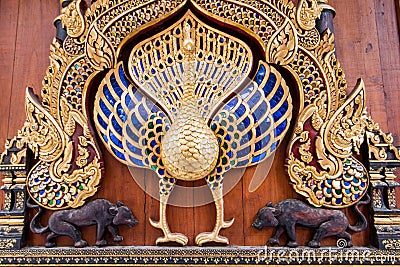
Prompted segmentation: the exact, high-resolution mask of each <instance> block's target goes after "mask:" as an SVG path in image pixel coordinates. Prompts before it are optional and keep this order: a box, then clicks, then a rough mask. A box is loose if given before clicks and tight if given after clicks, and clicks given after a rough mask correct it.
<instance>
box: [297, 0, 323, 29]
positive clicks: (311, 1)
mask: <svg viewBox="0 0 400 267" xmlns="http://www.w3.org/2000/svg"><path fill="white" fill-rule="evenodd" d="M322 9H323V8H322V6H320V5H319V4H318V2H317V0H300V2H299V6H298V8H297V22H298V23H299V25H300V27H301V28H302V29H303V30H306V31H309V30H312V29H313V28H314V27H315V20H316V19H317V18H319V16H320V15H321V11H322Z"/></svg>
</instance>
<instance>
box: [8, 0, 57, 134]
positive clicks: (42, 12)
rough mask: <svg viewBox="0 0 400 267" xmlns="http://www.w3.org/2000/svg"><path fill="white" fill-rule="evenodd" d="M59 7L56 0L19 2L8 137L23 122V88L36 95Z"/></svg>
mask: <svg viewBox="0 0 400 267" xmlns="http://www.w3.org/2000/svg"><path fill="white" fill-rule="evenodd" d="M2 2H3V1H2ZM59 10H60V9H59V1H53V0H41V1H29V0H21V1H20V8H19V16H18V32H17V36H16V45H15V66H14V71H13V84H12V95H11V103H12V109H11V110H10V118H11V119H10V120H9V125H8V127H9V129H8V136H9V137H13V136H14V135H16V134H17V130H18V129H20V128H21V127H22V125H23V123H24V121H25V116H24V113H25V109H24V95H25V88H26V87H27V86H30V87H32V88H34V91H35V93H36V94H38V95H40V90H41V88H42V80H43V77H44V75H45V73H46V69H47V67H48V66H49V63H50V61H49V46H50V43H51V41H52V39H53V37H54V36H55V28H54V27H53V26H52V25H53V20H54V18H55V17H56V16H57V15H58V14H59ZM14 19H16V18H14Z"/></svg>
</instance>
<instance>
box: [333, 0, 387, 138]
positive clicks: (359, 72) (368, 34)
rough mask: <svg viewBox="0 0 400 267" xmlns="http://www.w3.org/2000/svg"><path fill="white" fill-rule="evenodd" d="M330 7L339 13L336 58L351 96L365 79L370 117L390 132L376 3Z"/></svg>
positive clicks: (342, 3)
mask: <svg viewBox="0 0 400 267" xmlns="http://www.w3.org/2000/svg"><path fill="white" fill-rule="evenodd" d="M329 3H330V4H331V5H332V6H333V7H334V8H335V9H336V12H337V16H336V18H335V20H334V23H335V29H336V30H335V33H336V34H335V40H336V47H337V57H338V59H339V61H340V63H341V65H342V68H343V69H344V72H345V74H346V77H347V83H348V87H349V89H348V92H350V91H352V89H353V87H354V85H355V84H356V81H357V79H358V78H363V79H364V82H365V86H366V89H367V105H368V110H369V113H370V114H371V115H372V117H373V118H374V119H375V120H376V121H377V122H379V123H380V125H381V127H382V128H383V129H384V130H387V129H388V128H387V115H386V108H385V106H384V105H382V104H381V103H384V102H385V99H384V94H385V92H384V90H383V78H382V69H381V59H380V53H379V40H378V30H377V26H376V18H375V12H374V9H375V4H374V1H373V0H355V1H340V0H332V1H329Z"/></svg>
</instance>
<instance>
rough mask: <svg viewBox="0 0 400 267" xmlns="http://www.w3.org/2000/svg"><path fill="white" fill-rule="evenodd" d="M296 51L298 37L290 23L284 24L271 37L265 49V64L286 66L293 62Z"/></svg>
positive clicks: (288, 21)
mask: <svg viewBox="0 0 400 267" xmlns="http://www.w3.org/2000/svg"><path fill="white" fill-rule="evenodd" d="M297 50H298V36H297V34H296V30H295V28H294V26H293V24H292V22H291V21H290V19H286V21H285V23H284V24H283V25H282V26H281V27H280V28H279V30H278V31H276V32H275V34H274V35H273V36H272V37H271V41H270V42H269V44H268V46H267V49H266V58H267V62H269V63H274V64H278V65H282V66H284V65H288V64H289V63H290V62H292V61H293V59H294V58H295V56H296V54H297Z"/></svg>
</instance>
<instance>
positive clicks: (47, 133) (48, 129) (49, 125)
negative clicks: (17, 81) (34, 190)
mask: <svg viewBox="0 0 400 267" xmlns="http://www.w3.org/2000/svg"><path fill="white" fill-rule="evenodd" d="M25 111H26V116H27V121H26V122H25V124H24V127H23V128H22V130H20V131H19V133H18V135H19V136H20V137H21V138H22V139H23V140H24V141H25V142H26V143H27V144H28V146H29V148H30V149H31V150H32V151H33V152H34V153H35V155H37V156H39V159H40V160H43V161H46V162H52V161H54V160H56V159H58V158H59V157H60V156H61V155H62V153H63V152H64V149H65V144H66V141H65V136H64V134H63V131H62V129H61V128H60V126H59V124H58V123H57V122H56V121H55V119H54V118H53V117H52V116H51V115H50V114H49V113H48V112H47V110H46V109H44V108H43V107H42V105H41V104H40V102H39V100H38V99H37V97H36V96H35V95H34V93H33V90H32V89H31V88H27V90H26V98H25Z"/></svg>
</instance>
